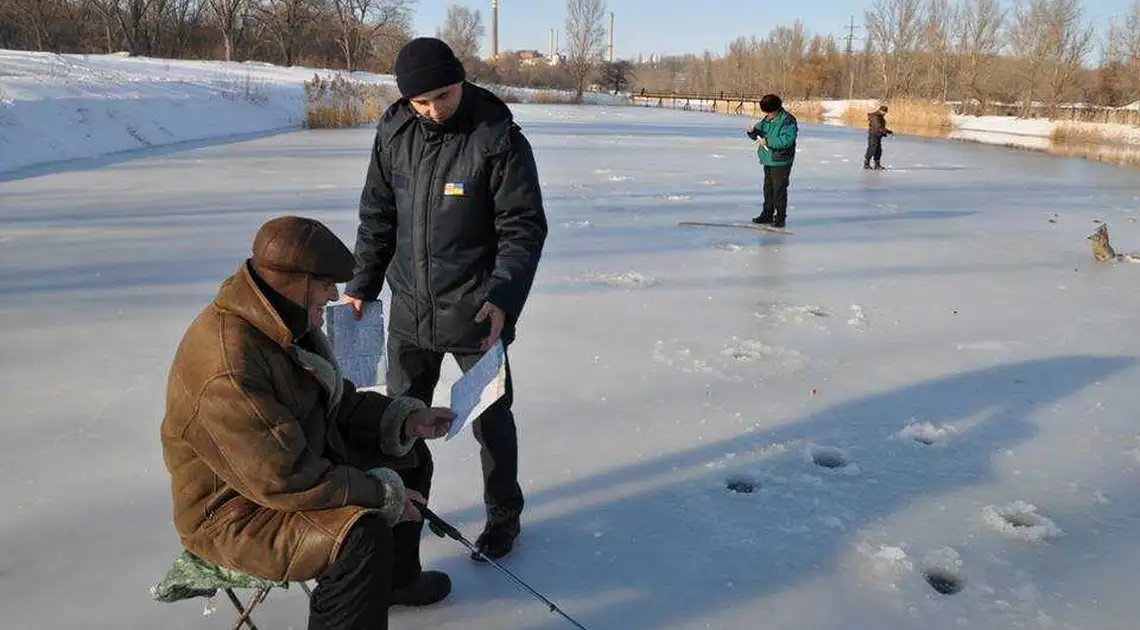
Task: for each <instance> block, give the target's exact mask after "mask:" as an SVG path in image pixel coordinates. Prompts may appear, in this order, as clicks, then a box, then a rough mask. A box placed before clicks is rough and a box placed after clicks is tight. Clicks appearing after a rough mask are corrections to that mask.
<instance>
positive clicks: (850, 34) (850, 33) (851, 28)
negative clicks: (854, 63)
mask: <svg viewBox="0 0 1140 630" xmlns="http://www.w3.org/2000/svg"><path fill="white" fill-rule="evenodd" d="M843 28H845V29H847V56H848V57H850V56H851V53H852V52H853V51H852V48H851V41H852V40H853V39H855V29H857V28H859V27H858V26H856V25H855V16H854V15H852V16H851V22H850V23H849V24H848V25H847V26H845V27H843Z"/></svg>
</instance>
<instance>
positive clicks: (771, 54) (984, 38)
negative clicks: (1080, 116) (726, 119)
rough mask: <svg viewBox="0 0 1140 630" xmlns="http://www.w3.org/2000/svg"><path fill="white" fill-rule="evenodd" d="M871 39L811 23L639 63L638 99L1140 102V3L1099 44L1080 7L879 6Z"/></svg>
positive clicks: (975, 1)
mask: <svg viewBox="0 0 1140 630" xmlns="http://www.w3.org/2000/svg"><path fill="white" fill-rule="evenodd" d="M862 22H863V24H862V27H863V28H862V30H863V31H864V35H863V37H862V41H861V42H858V44H859V45H858V46H856V45H855V43H854V42H853V43H852V45H851V47H850V49H849V48H848V45H847V40H846V38H844V39H837V38H836V37H834V36H832V35H820V34H814V35H813V34H809V33H808V32H807V30H806V29H805V28H804V26H803V24H802V23H799V22H797V23H795V24H793V25H791V26H779V27H776V28H775V29H773V30H772V31H771V32H770V33H769V34H768V35H767V36H765V37H763V38H760V37H740V38H737V39H736V40H734V41H732V42H731V43H730V44H729V45H728V48H727V50H726V53H725V54H723V55H719V56H718V55H713V54H711V53H709V52H705V53H704V54H703V55H695V54H693V55H684V56H673V57H664V58H660V59H656V58H655V59H652V60H650V61H645V60H639V62H638V63H635V64H634V67H633V71H634V73H635V76H636V79H635V80H634V82H633V84H634V86H635V88H645V89H648V90H655V91H657V90H659V91H674V92H690V93H698V92H699V93H706V94H707V93H713V94H716V93H720V92H726V93H730V94H738V93H743V94H758V93H763V92H769V91H775V92H779V93H781V94H782V95H784V97H785V98H797V99H798V98H803V99H812V98H882V99H890V98H905V97H910V98H921V99H931V100H940V101H950V102H961V103H963V105H964V107H963V109H965V110H970V109H984V108H985V107H986V106H987V105H990V104H994V103H1007V104H1017V107H1015V108H1014V109H1020V110H1021V111H1022V112H1026V111H1028V110H1030V109H1034V108H1040V107H1045V108H1048V109H1056V108H1057V107H1058V106H1060V105H1061V104H1064V103H1075V102H1082V103H1089V104H1095V105H1104V106H1114V107H1118V106H1123V105H1127V104H1130V103H1133V102H1135V101H1137V100H1140V0H1135V1H1134V2H1133V4H1132V5H1131V8H1130V10H1129V11H1128V12H1127V14H1125V15H1123V16H1118V17H1117V18H1116V19H1115V20H1113V21H1112V23H1111V24H1110V25H1109V26H1108V28H1107V29H1106V30H1104V31H1103V32H1097V31H1096V30H1095V29H1094V27H1093V25H1092V22H1091V20H1090V19H1089V17H1088V16H1087V14H1086V13H1085V11H1084V9H1083V7H1082V5H1081V3H1080V1H1079V0H1018V1H1016V2H1014V3H1012V4H1009V5H1004V4H1002V2H1001V0H876V2H875V3H874V5H873V6H872V7H871V8H870V9H868V10H867V11H866V12H865V14H864V15H863V20H862Z"/></svg>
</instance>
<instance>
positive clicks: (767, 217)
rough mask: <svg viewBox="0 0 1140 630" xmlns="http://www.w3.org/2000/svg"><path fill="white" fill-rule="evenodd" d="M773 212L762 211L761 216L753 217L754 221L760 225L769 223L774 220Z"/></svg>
mask: <svg viewBox="0 0 1140 630" xmlns="http://www.w3.org/2000/svg"><path fill="white" fill-rule="evenodd" d="M772 220H773V219H772V213H771V212H762V213H760V216H756V217H752V222H753V223H756V224H758V225H767V224H769V223H771V222H772Z"/></svg>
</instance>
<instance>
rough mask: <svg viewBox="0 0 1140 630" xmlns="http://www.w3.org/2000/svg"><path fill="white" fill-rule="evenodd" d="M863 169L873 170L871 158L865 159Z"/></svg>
mask: <svg viewBox="0 0 1140 630" xmlns="http://www.w3.org/2000/svg"><path fill="white" fill-rule="evenodd" d="M863 170H865V171H869V170H871V161H870V160H864V161H863Z"/></svg>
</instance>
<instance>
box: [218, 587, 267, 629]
mask: <svg viewBox="0 0 1140 630" xmlns="http://www.w3.org/2000/svg"><path fill="white" fill-rule="evenodd" d="M267 595H269V587H268V586H263V587H261V588H259V589H257V592H256V593H254V594H253V597H251V598H250V600H249V605H248V606H242V605H241V600H240V599H238V596H237V595H235V594H234V591H233V589H232V588H227V589H226V596H227V597H229V598H230V602H231V603H232V604H233V605H234V608H237V611H238V613H239V615H238V618H237V621H235V622H234V625H233V630H238V629H239V628H241V627H242V626H247V627H249V630H258V628H257V624H255V623H253V618H252V615H253V610H254V609H255V608H257V605H258V604H260V603H261V602H263V601H265V597H266V596H267Z"/></svg>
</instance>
